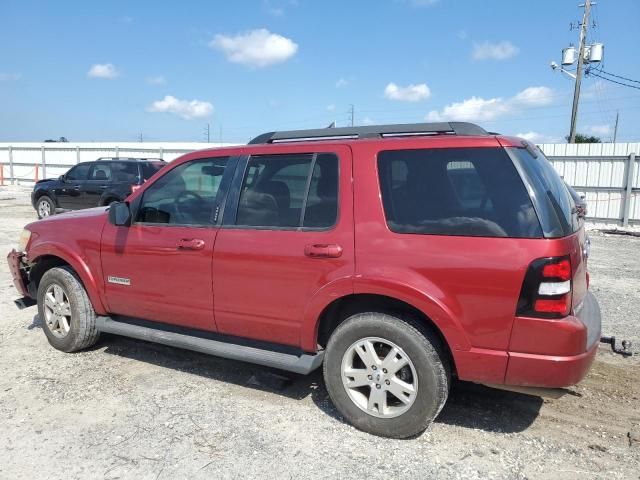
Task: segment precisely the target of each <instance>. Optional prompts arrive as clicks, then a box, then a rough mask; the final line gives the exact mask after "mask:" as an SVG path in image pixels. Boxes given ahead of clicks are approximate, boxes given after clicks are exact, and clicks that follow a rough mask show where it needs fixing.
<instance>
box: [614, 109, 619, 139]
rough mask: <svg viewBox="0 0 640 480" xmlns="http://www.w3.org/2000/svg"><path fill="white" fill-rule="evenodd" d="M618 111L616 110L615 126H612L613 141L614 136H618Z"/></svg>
mask: <svg viewBox="0 0 640 480" xmlns="http://www.w3.org/2000/svg"><path fill="white" fill-rule="evenodd" d="M619 113H620V112H617V111H616V126H615V127H613V143H616V138H618V114H619Z"/></svg>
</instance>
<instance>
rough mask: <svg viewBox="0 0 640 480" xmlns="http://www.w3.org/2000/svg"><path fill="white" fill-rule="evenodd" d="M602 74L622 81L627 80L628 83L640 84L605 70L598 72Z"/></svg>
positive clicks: (637, 81) (639, 81)
mask: <svg viewBox="0 0 640 480" xmlns="http://www.w3.org/2000/svg"><path fill="white" fill-rule="evenodd" d="M598 71H599V72H600V73H604V74H605V75H609V76H611V77H616V78H620V79H622V80H626V81H627V82H633V83H640V80H633V79H632V78H627V77H623V76H621V75H616V74H615V73H609V72H605V71H604V70H598Z"/></svg>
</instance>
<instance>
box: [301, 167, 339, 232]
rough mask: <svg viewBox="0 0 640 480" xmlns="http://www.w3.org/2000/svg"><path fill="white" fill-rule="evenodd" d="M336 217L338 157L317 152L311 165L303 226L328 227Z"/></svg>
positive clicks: (333, 222) (334, 221)
mask: <svg viewBox="0 0 640 480" xmlns="http://www.w3.org/2000/svg"><path fill="white" fill-rule="evenodd" d="M337 217H338V157H336V156H335V155H332V154H319V155H318V156H317V157H316V163H315V166H314V167H313V174H312V176H311V184H310V185H309V195H308V197H307V204H306V209H305V213H304V222H303V226H304V227H307V228H329V227H331V226H333V225H334V224H335V223H336V220H337Z"/></svg>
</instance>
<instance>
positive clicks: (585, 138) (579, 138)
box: [564, 133, 602, 143]
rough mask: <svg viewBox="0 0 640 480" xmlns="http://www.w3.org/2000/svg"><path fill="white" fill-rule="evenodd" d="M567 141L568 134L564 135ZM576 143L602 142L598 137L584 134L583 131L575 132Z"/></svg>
mask: <svg viewBox="0 0 640 480" xmlns="http://www.w3.org/2000/svg"><path fill="white" fill-rule="evenodd" d="M564 138H565V139H566V140H567V142H568V141H569V135H567V136H566V137H564ZM576 143H602V140H601V139H600V138H599V137H595V136H593V135H585V134H584V133H576Z"/></svg>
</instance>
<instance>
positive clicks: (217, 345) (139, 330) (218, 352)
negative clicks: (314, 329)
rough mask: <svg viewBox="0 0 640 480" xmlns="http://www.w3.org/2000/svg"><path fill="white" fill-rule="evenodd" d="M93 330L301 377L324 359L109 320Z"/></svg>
mask: <svg viewBox="0 0 640 480" xmlns="http://www.w3.org/2000/svg"><path fill="white" fill-rule="evenodd" d="M96 326H97V328H98V330H99V331H101V332H104V333H113V334H115V335H122V336H125V337H131V338H137V339H138V340H146V341H147V342H155V343H161V344H163V345H169V346H171V347H178V348H184V349H187V350H193V351H196V352H200V353H206V354H209V355H214V356H216V357H223V358H229V359H231V360H239V361H242V362H249V363H257V364H258V365H264V366H266V367H273V368H279V369H281V370H287V371H289V372H294V373H300V374H303V375H306V374H308V373H311V372H312V371H314V370H315V369H316V368H318V367H319V366H320V365H322V360H323V358H324V351H321V352H318V353H316V354H313V355H312V354H302V355H294V354H291V353H282V352H275V351H272V350H265V349H261V348H256V347H250V346H246V345H237V344H234V343H226V342H219V341H217V340H211V339H208V338H201V337H194V336H191V335H185V334H182V333H175V332H168V331H165V330H158V329H155V328H149V327H143V326H140V325H134V324H130V323H125V322H118V321H117V320H113V319H112V318H110V317H97V318H96Z"/></svg>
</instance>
